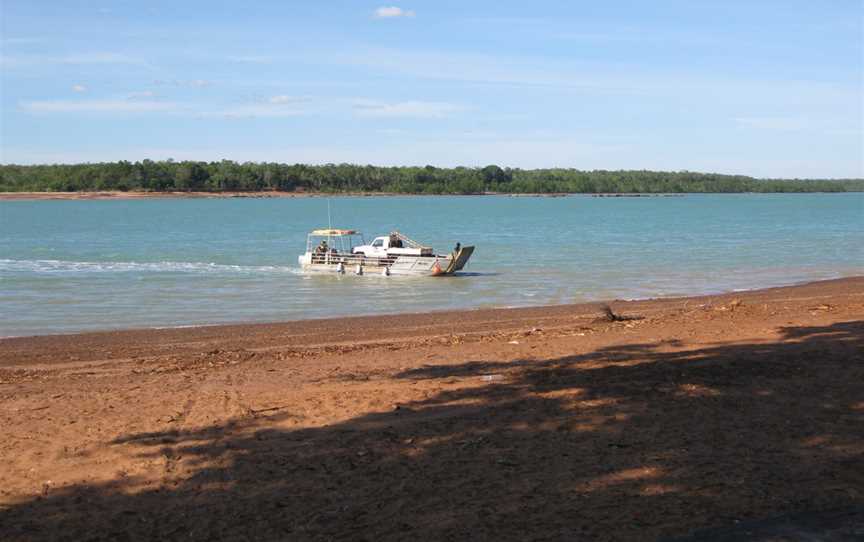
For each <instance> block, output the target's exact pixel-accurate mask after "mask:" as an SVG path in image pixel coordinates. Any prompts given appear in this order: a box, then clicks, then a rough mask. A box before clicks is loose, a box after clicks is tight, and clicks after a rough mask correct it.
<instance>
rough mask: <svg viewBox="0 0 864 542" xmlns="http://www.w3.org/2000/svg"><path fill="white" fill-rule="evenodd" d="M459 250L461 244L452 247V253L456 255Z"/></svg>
mask: <svg viewBox="0 0 864 542" xmlns="http://www.w3.org/2000/svg"><path fill="white" fill-rule="evenodd" d="M461 249H462V243H459V242H457V243H456V246H455V247H453V252H455V253H457V254H458V253H459V251H460V250H461Z"/></svg>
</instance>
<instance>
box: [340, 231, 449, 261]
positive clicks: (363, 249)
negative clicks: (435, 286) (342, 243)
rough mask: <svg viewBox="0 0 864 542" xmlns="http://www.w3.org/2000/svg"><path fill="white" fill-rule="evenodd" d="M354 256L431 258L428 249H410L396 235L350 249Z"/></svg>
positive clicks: (378, 238)
mask: <svg viewBox="0 0 864 542" xmlns="http://www.w3.org/2000/svg"><path fill="white" fill-rule="evenodd" d="M351 252H352V253H354V254H363V255H364V256H366V257H367V258H387V257H389V256H432V255H433V253H432V249H431V248H430V247H411V246H408V243H405V242H403V241H402V239H400V238H399V237H398V236H396V235H389V236H384V237H376V238H375V239H374V240H373V241H372V242H371V243H369V244H368V245H360V246H358V247H354V248H352V249H351Z"/></svg>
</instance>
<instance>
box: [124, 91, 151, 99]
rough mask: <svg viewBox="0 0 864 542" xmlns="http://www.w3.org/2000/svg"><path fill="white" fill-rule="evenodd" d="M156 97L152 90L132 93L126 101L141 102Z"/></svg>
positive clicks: (127, 96)
mask: <svg viewBox="0 0 864 542" xmlns="http://www.w3.org/2000/svg"><path fill="white" fill-rule="evenodd" d="M154 96H156V93H155V92H153V91H152V90H141V91H138V92H130V93H129V94H127V95H126V99H127V100H141V99H148V98H153V97H154Z"/></svg>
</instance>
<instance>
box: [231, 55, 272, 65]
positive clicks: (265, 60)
mask: <svg viewBox="0 0 864 542" xmlns="http://www.w3.org/2000/svg"><path fill="white" fill-rule="evenodd" d="M228 60H229V61H231V62H240V63H242V64H269V63H270V62H273V57H272V56H265V55H231V56H229V57H228Z"/></svg>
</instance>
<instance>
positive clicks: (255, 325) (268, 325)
mask: <svg viewBox="0 0 864 542" xmlns="http://www.w3.org/2000/svg"><path fill="white" fill-rule="evenodd" d="M859 283H862V284H864V275H860V276H846V277H838V278H833V279H826V280H816V281H807V282H802V283H795V284H786V285H780V286H766V287H756V288H752V289H749V288H748V289H744V290H734V291H725V292H724V291H718V292H716V293H708V294H696V295H689V296H670V297H652V298H638V299H608V300H598V301H585V302H579V303H565V304H554V305H530V306H517V307H494V308H466V309H440V310H432V311H425V312H413V311H406V312H394V313H388V314H360V315H347V316H323V317H317V318H299V319H287V320H275V321H250V322H243V321H238V322H228V323H207V322H205V323H197V324H196V323H192V324H177V325H154V326H140V327H131V328H116V329H115V328H106V329H96V330H84V331H70V332H58V333H36V334H25V335H13V336H0V343H2V342H3V341H10V340H16V341H17V340H28V339H34V340H39V339H40V338H43V337H45V338H48V337H54V338H61V337H67V338H69V339H70V340H75V339H83V338H85V337H88V338H89V337H93V338H94V339H95V340H99V339H101V338H105V339H109V338H110V339H111V340H115V339H114V337H121V336H123V335H127V334H128V335H129V336H130V337H132V336H134V337H142V338H144V340H148V338H147V334H149V333H153V334H154V336H153V337H152V338H153V339H156V338H157V336H158V335H159V334H163V333H165V334H174V333H175V332H176V333H180V334H190V336H191V335H195V334H198V333H200V334H201V335H202V336H206V337H209V336H211V335H212V336H218V335H220V334H222V333H223V332H224V333H230V334H233V335H239V334H244V333H256V334H257V333H268V332H271V331H272V332H277V333H278V332H279V331H280V330H282V329H307V328H315V329H326V328H333V329H336V328H344V327H345V326H352V327H353V326H355V325H359V326H360V327H361V328H362V329H376V328H386V327H389V326H392V325H393V324H394V322H397V321H402V322H406V323H407V324H408V325H409V326H424V325H431V324H436V325H447V324H452V323H455V322H465V321H483V322H490V323H491V322H495V321H498V320H518V321H521V320H527V319H532V318H539V319H545V318H555V317H558V316H562V315H566V316H568V317H572V316H573V315H580V316H582V317H586V318H587V317H593V316H596V315H597V314H599V312H598V310H600V307H604V306H615V307H622V308H625V309H627V310H642V311H647V312H662V311H664V310H667V309H669V308H671V307H676V306H679V305H681V306H688V305H694V304H695V305H699V304H707V305H711V304H714V303H717V302H719V301H718V300H723V299H727V298H740V297H742V296H756V297H759V298H761V297H762V296H768V297H770V296H773V295H775V294H777V293H779V292H783V291H787V290H789V291H794V292H811V291H819V290H822V289H828V291H830V292H831V294H830V295H834V293H833V292H835V291H837V290H838V289H840V290H842V289H844V288H847V287H849V288H852V289H855V288H857V285H858V284H859ZM118 340H122V338H120V339H118ZM0 367H2V359H0Z"/></svg>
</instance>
